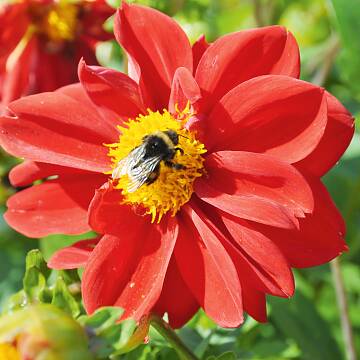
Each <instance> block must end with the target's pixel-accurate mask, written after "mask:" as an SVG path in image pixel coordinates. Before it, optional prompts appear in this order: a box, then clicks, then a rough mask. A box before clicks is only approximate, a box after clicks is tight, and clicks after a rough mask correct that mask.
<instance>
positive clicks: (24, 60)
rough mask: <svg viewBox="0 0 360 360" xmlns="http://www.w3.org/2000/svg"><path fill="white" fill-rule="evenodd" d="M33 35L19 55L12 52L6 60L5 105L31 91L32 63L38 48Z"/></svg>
mask: <svg viewBox="0 0 360 360" xmlns="http://www.w3.org/2000/svg"><path fill="white" fill-rule="evenodd" d="M37 46H38V44H37V40H36V39H35V38H34V37H32V38H31V39H30V40H29V41H28V42H27V44H26V45H25V48H24V49H23V50H22V52H21V53H20V54H19V55H15V57H13V56H14V53H12V54H10V56H9V57H8V58H7V61H6V73H5V74H4V78H3V79H1V83H0V87H1V102H2V103H3V104H5V105H7V104H9V103H10V102H11V101H13V100H15V99H18V98H20V97H21V96H23V95H27V94H28V93H29V86H30V84H29V83H30V73H31V65H32V62H33V61H34V54H35V52H36V48H37ZM14 51H15V50H14Z"/></svg>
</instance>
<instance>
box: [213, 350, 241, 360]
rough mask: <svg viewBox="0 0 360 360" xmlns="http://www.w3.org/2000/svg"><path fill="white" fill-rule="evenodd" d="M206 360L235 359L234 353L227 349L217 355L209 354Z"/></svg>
mask: <svg viewBox="0 0 360 360" xmlns="http://www.w3.org/2000/svg"><path fill="white" fill-rule="evenodd" d="M207 360H236V355H235V353H233V352H232V351H227V352H225V353H223V354H221V355H220V356H218V357H215V356H210V357H208V358H207Z"/></svg>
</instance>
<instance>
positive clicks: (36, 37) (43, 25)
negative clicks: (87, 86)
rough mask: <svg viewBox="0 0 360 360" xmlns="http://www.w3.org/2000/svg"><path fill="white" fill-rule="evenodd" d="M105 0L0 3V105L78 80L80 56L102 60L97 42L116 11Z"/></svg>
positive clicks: (100, 39) (106, 34)
mask: <svg viewBox="0 0 360 360" xmlns="http://www.w3.org/2000/svg"><path fill="white" fill-rule="evenodd" d="M113 12H114V11H113V9H112V8H111V7H110V6H108V5H107V4H106V2H105V0H95V1H93V0H79V1H67V0H60V1H55V0H21V1H17V2H14V3H12V4H8V5H0V104H1V105H2V106H4V105H7V104H8V103H9V102H10V101H12V100H15V99H17V98H19V97H21V96H24V95H29V94H34V93H37V92H42V91H52V90H55V89H57V88H59V87H61V86H64V85H67V84H71V83H74V82H77V81H78V78H77V63H78V62H79V60H80V58H81V57H84V59H85V60H86V61H87V62H89V63H92V64H97V61H96V58H95V45H96V44H97V42H98V41H104V40H108V39H110V38H111V34H109V33H107V32H105V30H104V29H103V23H104V21H105V20H106V19H107V18H108V17H109V16H110V15H112V13H113Z"/></svg>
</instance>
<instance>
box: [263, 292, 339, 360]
mask: <svg viewBox="0 0 360 360" xmlns="http://www.w3.org/2000/svg"><path fill="white" fill-rule="evenodd" d="M269 300H270V304H271V319H272V320H273V321H274V323H275V325H276V326H277V327H278V328H279V330H280V331H281V332H282V333H283V334H284V335H285V336H286V337H290V338H293V339H294V340H295V341H296V342H297V344H298V346H299V347H300V348H301V350H302V352H303V359H327V360H332V359H333V360H337V359H341V358H342V354H341V352H340V350H339V348H338V346H337V343H336V342H335V340H334V338H333V336H332V334H331V332H330V326H329V324H327V323H326V322H325V321H324V319H323V318H322V317H321V316H320V314H319V313H318V311H317V310H316V308H315V306H314V304H313V302H311V301H310V300H308V299H307V298H306V297H305V296H303V295H302V294H301V292H300V291H298V290H297V292H296V295H295V296H294V297H293V298H292V299H290V300H288V299H280V298H275V297H272V298H270V299H269Z"/></svg>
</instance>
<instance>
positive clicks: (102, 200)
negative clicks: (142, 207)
mask: <svg viewBox="0 0 360 360" xmlns="http://www.w3.org/2000/svg"><path fill="white" fill-rule="evenodd" d="M122 202H123V196H122V195H121V190H117V189H114V188H113V187H112V185H111V183H106V184H104V185H103V186H102V187H101V188H100V189H98V190H96V193H95V196H94V198H93V199H92V201H91V203H90V206H89V224H90V226H91V228H92V229H94V230H95V231H96V232H98V233H101V234H111V235H118V236H121V235H122V234H124V233H125V234H126V233H127V232H128V229H136V228H138V227H139V226H141V224H143V222H144V221H150V219H149V217H144V216H140V215H138V214H136V213H135V209H133V208H132V206H130V205H122ZM124 219H126V221H125V220H124Z"/></svg>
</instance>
